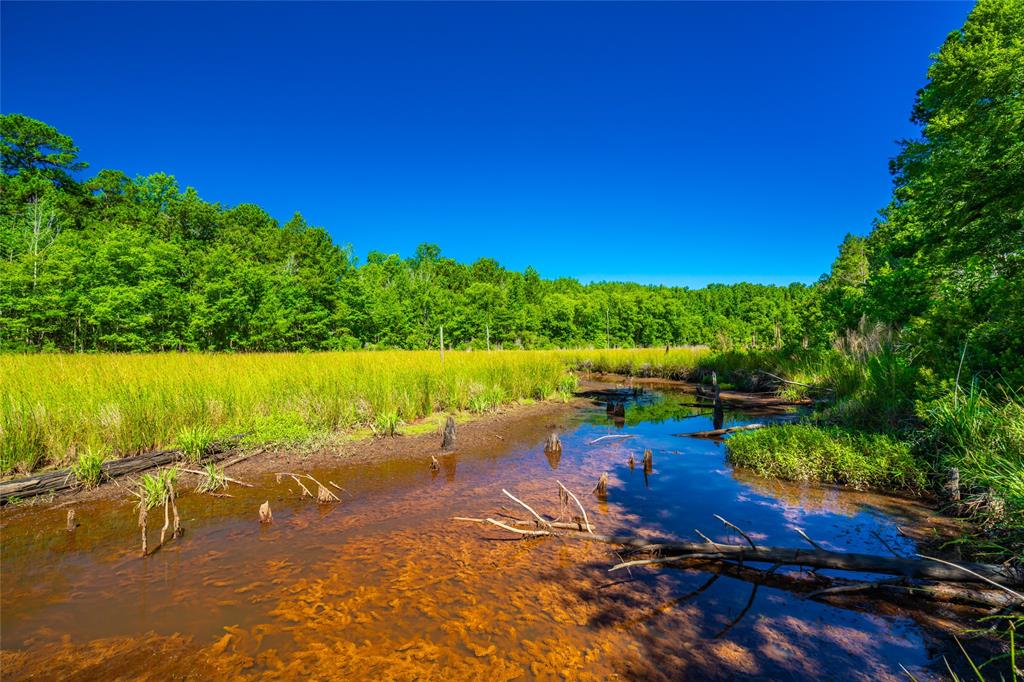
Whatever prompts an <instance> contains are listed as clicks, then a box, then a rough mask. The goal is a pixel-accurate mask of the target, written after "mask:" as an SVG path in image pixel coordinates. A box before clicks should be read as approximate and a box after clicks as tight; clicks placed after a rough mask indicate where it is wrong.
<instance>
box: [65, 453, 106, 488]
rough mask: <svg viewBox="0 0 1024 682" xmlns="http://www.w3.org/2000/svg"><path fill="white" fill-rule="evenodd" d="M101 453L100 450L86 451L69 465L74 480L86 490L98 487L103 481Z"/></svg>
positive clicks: (102, 458)
mask: <svg viewBox="0 0 1024 682" xmlns="http://www.w3.org/2000/svg"><path fill="white" fill-rule="evenodd" d="M104 461H105V459H104V457H103V452H102V451H101V450H93V449H92V448H89V449H87V450H86V451H85V452H83V453H81V454H79V455H78V458H77V459H76V460H75V462H74V463H73V464H72V465H71V473H73V474H74V476H75V480H76V481H78V482H79V484H81V485H83V486H85V487H86V488H92V487H93V486H96V485H99V483H100V481H101V480H102V479H103V462H104Z"/></svg>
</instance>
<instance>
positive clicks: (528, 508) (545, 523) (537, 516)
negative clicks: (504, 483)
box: [501, 488, 551, 528]
mask: <svg viewBox="0 0 1024 682" xmlns="http://www.w3.org/2000/svg"><path fill="white" fill-rule="evenodd" d="M501 492H503V493H505V495H507V496H508V498H509V499H510V500H512V501H513V502H515V503H516V504H518V505H519V506H520V507H522V508H523V509H525V510H526V511H528V512H530V514H532V515H533V518H535V519H537V523H538V524H539V525H541V526H547V527H548V528H550V527H551V524H550V523H549V522H548V520H547V519H545V518H542V517H541V515H540V514H538V513H537V512H535V511H533V507H531V506H530V505H528V504H526V503H525V502H523V501H522V500H520V499H519V498H518V497H516V496H515V495H513V494H512V493H510V492H509V491H507V490H505V489H504V488H502V489H501Z"/></svg>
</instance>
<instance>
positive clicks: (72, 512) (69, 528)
mask: <svg viewBox="0 0 1024 682" xmlns="http://www.w3.org/2000/svg"><path fill="white" fill-rule="evenodd" d="M77 527H78V524H77V523H76V522H75V510H74V509H68V525H67V531H68V532H69V533H70V532H72V531H74V530H75V528H77Z"/></svg>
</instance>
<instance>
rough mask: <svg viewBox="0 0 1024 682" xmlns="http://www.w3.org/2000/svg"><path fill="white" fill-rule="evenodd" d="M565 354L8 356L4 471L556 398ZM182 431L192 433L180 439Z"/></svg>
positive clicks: (1, 452) (3, 381)
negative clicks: (79, 455)
mask: <svg viewBox="0 0 1024 682" xmlns="http://www.w3.org/2000/svg"><path fill="white" fill-rule="evenodd" d="M567 362H568V360H567V359H566V357H565V356H564V355H563V354H562V353H561V352H558V351H493V352H448V353H446V354H445V362H444V364H443V365H442V364H441V362H440V359H439V356H438V354H437V353H433V352H427V351H422V352H421V351H377V352H333V353H281V354H244V355H242V354H239V355H229V354H203V353H180V354H177V353H164V354H144V355H143V354H140V355H107V354H94V355H84V354H83V355H0V386H3V391H2V392H0V475H9V474H12V473H14V472H30V471H32V470H34V469H36V468H38V467H40V466H43V465H46V466H61V465H67V464H68V462H67V457H68V453H73V452H85V451H87V450H88V449H89V448H92V449H96V450H103V451H105V452H107V453H109V456H110V457H111V458H116V457H124V456H128V455H133V454H137V453H139V452H144V451H149V450H155V449H159V448H162V447H168V446H172V445H175V444H178V445H182V446H187V447H188V448H189V449H190V450H191V451H192V453H193V456H194V454H195V453H197V452H199V450H200V447H199V446H200V445H202V443H203V441H204V440H206V438H207V437H209V438H213V439H219V438H223V437H226V436H231V435H236V434H245V436H244V438H243V444H245V445H249V446H256V445H259V446H263V445H270V444H277V443H286V444H298V443H303V442H308V441H310V440H311V439H316V438H318V437H321V436H325V435H327V434H332V433H336V432H344V431H350V430H354V429H359V428H373V427H375V426H376V419H377V417H376V415H381V414H390V413H395V414H397V416H398V419H399V420H400V421H401V422H405V423H411V422H414V421H415V420H417V419H421V418H423V417H426V416H429V415H431V414H434V413H437V412H455V413H458V412H464V411H467V410H469V409H471V400H472V399H473V397H474V396H475V395H477V396H481V397H480V398H478V399H477V401H476V403H475V405H474V406H475V407H476V408H478V409H492V408H494V407H496V406H500V405H503V404H509V403H515V402H520V401H529V400H544V399H548V398H551V397H557V396H558V391H559V388H560V387H564V386H565V384H561V383H560V382H562V381H564V377H565V375H566V367H567ZM183 435H184V438H183V437H182V436H183Z"/></svg>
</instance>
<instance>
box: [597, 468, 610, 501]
mask: <svg viewBox="0 0 1024 682" xmlns="http://www.w3.org/2000/svg"><path fill="white" fill-rule="evenodd" d="M594 494H595V495H597V497H598V499H601V500H604V499H606V498H607V497H608V472H605V473H603V474H601V478H599V479H597V485H595V486H594Z"/></svg>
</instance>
